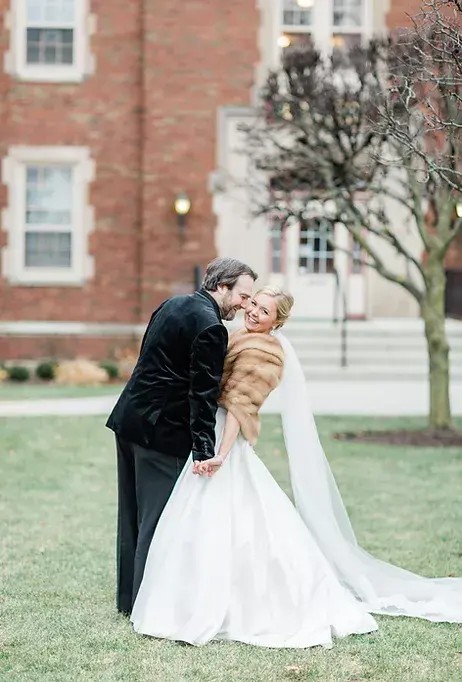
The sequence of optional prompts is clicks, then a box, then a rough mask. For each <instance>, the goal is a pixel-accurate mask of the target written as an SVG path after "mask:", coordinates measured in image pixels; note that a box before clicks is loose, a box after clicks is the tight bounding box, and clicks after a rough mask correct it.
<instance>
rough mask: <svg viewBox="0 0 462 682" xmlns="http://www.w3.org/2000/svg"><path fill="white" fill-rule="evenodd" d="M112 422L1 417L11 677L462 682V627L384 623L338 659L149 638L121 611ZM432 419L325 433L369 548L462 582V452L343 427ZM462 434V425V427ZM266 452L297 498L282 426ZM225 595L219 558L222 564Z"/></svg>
mask: <svg viewBox="0 0 462 682" xmlns="http://www.w3.org/2000/svg"><path fill="white" fill-rule="evenodd" d="M103 422H104V420H103V419H102V418H96V417H85V418H81V417H80V418H54V417H53V418H42V419H35V418H34V419H25V418H16V419H9V420H5V419H4V420H0V434H1V440H0V442H1V450H0V486H1V493H0V520H1V541H0V679H1V680H2V681H3V680H5V682H10V681H11V682H13V681H16V680H21V681H22V680H24V681H28V680H31V681H32V680H34V681H37V682H38V681H40V682H42V681H49V682H62V681H64V680H66V681H69V682H76V681H78V682H80V681H82V682H102V681H104V682H109V681H114V680H120V681H123V682H138V681H139V682H148V681H149V682H153V681H155V682H183V681H188V682H189V681H193V680H194V681H196V682H212V681H213V682H229V681H231V680H232V681H236V682H259V681H261V682H273V681H274V682H280V681H285V680H303V681H308V680H309V681H312V680H315V681H317V682H334V681H335V682H362V681H363V680H364V681H365V680H370V681H371V682H391V681H393V682H418V681H422V682H424V681H425V682H456V681H458V682H460V680H461V679H462V629H461V627H460V626H458V625H448V624H433V623H428V622H425V621H419V620H414V619H406V618H386V617H380V618H379V619H378V620H379V625H380V629H379V631H378V632H377V633H373V634H371V635H366V636H361V637H349V638H346V639H344V640H337V641H336V645H335V647H334V648H333V649H332V650H329V651H326V650H323V649H309V650H301V651H300V650H296V651H294V650H292V651H291V650H267V649H258V648H254V647H250V646H245V645H240V644H234V643H212V644H210V645H207V646H205V647H203V648H194V647H190V646H184V645H180V644H176V643H174V642H167V641H157V640H152V639H150V638H147V637H141V636H137V635H135V634H134V633H133V632H132V629H131V626H130V624H129V622H128V621H127V620H126V619H125V618H123V617H121V616H119V615H118V614H117V613H116V611H115V608H114V582H115V576H114V545H115V517H116V485H115V467H114V463H115V456H114V452H113V450H114V448H113V441H112V437H111V434H110V432H109V431H107V429H105V428H104V427H103ZM420 424H421V422H420V421H419V420H409V419H405V420H404V419H401V420H399V419H394V420H385V419H367V420H366V419H364V418H362V419H361V418H357V419H355V418H338V419H335V418H323V419H319V425H320V428H321V435H322V439H323V442H324V444H325V446H326V450H327V451H328V453H329V457H330V460H331V462H332V465H333V468H334V470H335V474H336V476H337V479H338V482H339V485H340V487H341V489H342V492H343V494H344V498H345V501H346V504H347V506H348V508H349V511H350V513H351V516H352V519H353V523H354V525H355V528H356V531H357V534H358V536H359V539H360V541H361V543H362V544H363V545H365V546H366V547H367V548H368V549H370V550H371V551H373V552H374V553H376V554H377V555H378V556H380V557H383V558H384V559H387V560H391V561H394V562H396V563H399V564H402V565H405V566H406V567H408V568H410V569H412V570H415V571H418V572H421V573H424V574H432V575H437V574H438V575H448V574H458V575H462V557H461V552H462V549H461V545H460V529H461V528H462V505H461V504H460V495H461V487H462V482H461V478H462V474H461V468H462V452H460V451H458V450H457V449H447V450H444V451H443V450H441V451H435V450H431V449H419V450H418V449H414V448H408V449H405V448H389V447H384V446H376V445H374V446H371V445H359V444H355V443H341V442H336V441H334V440H332V439H331V437H330V434H331V432H332V431H334V430H342V431H344V430H351V429H355V428H359V427H367V428H387V427H402V426H403V425H405V426H407V427H410V426H414V427H416V426H418V425H420ZM459 425H461V424H460V421H459ZM258 451H259V453H260V454H261V456H262V458H263V459H264V460H265V462H266V463H267V465H268V466H269V467H270V469H271V470H272V471H273V473H274V475H275V476H276V477H277V479H278V480H279V481H280V483H281V485H282V486H283V487H284V488H285V489H286V490H287V489H288V474H287V467H286V460H285V455H284V450H283V446H282V441H281V430H280V425H279V420H278V419H277V418H275V417H265V418H264V424H263V434H262V438H261V441H260V444H259V446H258ZM210 578H211V580H210V598H211V599H213V594H214V590H216V589H219V583H220V557H217V561H216V564H215V565H214V566H211V567H210Z"/></svg>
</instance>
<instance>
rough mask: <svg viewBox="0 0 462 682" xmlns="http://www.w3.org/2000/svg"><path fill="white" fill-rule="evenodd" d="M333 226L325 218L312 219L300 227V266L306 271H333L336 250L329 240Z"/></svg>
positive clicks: (321, 272) (322, 272) (302, 270)
mask: <svg viewBox="0 0 462 682" xmlns="http://www.w3.org/2000/svg"><path fill="white" fill-rule="evenodd" d="M330 232H331V227H330V225H329V223H327V222H325V221H323V220H312V221H310V222H307V223H305V224H303V225H302V226H301V228H300V242H299V263H298V264H299V268H300V271H301V272H305V273H319V274H324V273H328V272H333V269H334V250H333V248H332V245H331V243H330V241H329V235H330Z"/></svg>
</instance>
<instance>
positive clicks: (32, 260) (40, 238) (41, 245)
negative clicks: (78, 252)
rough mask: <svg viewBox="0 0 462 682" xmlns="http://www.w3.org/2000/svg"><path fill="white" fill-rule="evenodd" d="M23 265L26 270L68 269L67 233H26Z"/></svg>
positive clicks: (69, 237)
mask: <svg viewBox="0 0 462 682" xmlns="http://www.w3.org/2000/svg"><path fill="white" fill-rule="evenodd" d="M24 264H25V266H26V267H28V268H70V267H71V234H70V233H69V232H26V249H25V257H24Z"/></svg>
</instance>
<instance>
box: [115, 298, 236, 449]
mask: <svg viewBox="0 0 462 682" xmlns="http://www.w3.org/2000/svg"><path fill="white" fill-rule="evenodd" d="M227 343H228V333H227V331H226V328H225V326H224V325H223V323H222V321H221V318H220V310H219V308H218V305H217V303H216V302H215V300H214V299H213V298H212V297H211V296H210V295H209V294H208V293H207V292H206V291H205V290H200V291H196V293H194V294H191V295H188V296H175V297H173V298H170V299H169V300H167V301H165V303H163V304H162V305H161V306H160V307H159V308H157V310H155V311H154V313H153V314H152V317H151V320H150V322H149V325H148V327H147V329H146V333H145V335H144V338H143V342H142V344H141V351H140V356H139V358H138V362H137V364H136V367H135V369H134V370H133V374H132V376H131V378H130V380H129V381H128V383H127V385H126V387H125V388H124V390H123V392H122V394H121V396H120V398H119V400H118V401H117V404H116V405H115V407H114V409H113V411H112V413H111V415H110V416H109V419H108V421H107V424H106V426H108V427H109V428H110V429H112V430H113V431H115V433H116V434H118V435H120V436H121V437H122V438H124V439H125V440H128V441H130V442H132V443H137V444H138V445H141V446H143V447H145V448H149V449H153V450H156V451H158V452H162V453H165V454H171V455H173V456H175V457H183V458H185V457H187V456H188V455H189V453H190V452H191V451H192V453H193V459H195V460H204V459H209V458H210V457H213V455H214V447H215V414H216V411H217V399H218V394H219V390H220V381H221V375H222V373H223V363H224V358H225V354H226V348H227Z"/></svg>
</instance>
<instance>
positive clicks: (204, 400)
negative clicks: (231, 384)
mask: <svg viewBox="0 0 462 682" xmlns="http://www.w3.org/2000/svg"><path fill="white" fill-rule="evenodd" d="M227 341H228V333H227V331H226V328H225V327H224V326H223V325H222V324H215V325H212V326H211V327H208V328H207V329H205V330H204V331H202V332H200V333H199V334H198V335H197V337H196V338H195V340H194V343H193V345H192V349H191V365H190V386H189V407H190V426H191V436H192V442H193V444H192V456H193V460H205V459H210V458H211V457H213V456H214V454H215V415H216V411H217V408H218V395H219V392H220V382H221V377H222V374H223V363H224V360H225V355H226V348H227Z"/></svg>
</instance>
